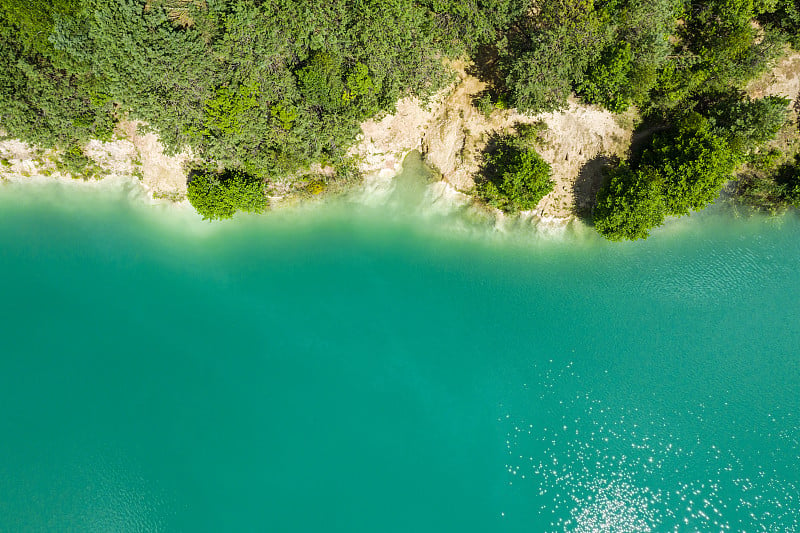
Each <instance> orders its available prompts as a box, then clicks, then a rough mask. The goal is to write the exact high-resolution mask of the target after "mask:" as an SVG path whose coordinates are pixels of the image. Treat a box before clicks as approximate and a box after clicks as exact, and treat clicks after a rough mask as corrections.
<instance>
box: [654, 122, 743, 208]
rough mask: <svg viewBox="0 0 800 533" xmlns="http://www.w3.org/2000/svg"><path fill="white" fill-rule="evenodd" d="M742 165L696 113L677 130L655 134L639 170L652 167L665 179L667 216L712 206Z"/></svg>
mask: <svg viewBox="0 0 800 533" xmlns="http://www.w3.org/2000/svg"><path fill="white" fill-rule="evenodd" d="M739 162H740V160H739V158H738V157H737V154H735V153H734V152H733V151H732V150H731V148H730V146H729V145H728V143H727V142H726V141H725V139H723V138H722V137H720V136H718V135H715V134H714V133H713V132H712V131H711V125H710V123H709V121H708V120H707V119H705V118H703V117H702V116H700V115H698V114H696V113H694V114H692V115H689V116H688V117H687V118H686V119H684V120H683V122H682V123H681V124H680V126H679V127H678V128H676V129H674V130H670V131H668V132H665V133H661V134H658V135H656V136H655V137H654V138H653V141H652V144H651V146H650V147H649V148H647V149H646V150H645V151H644V152H643V154H642V160H641V162H640V167H650V168H652V169H653V171H654V172H655V173H657V175H659V176H660V177H661V179H662V180H663V182H664V187H663V192H664V203H665V205H666V210H667V213H668V214H670V215H685V214H687V213H688V212H689V211H690V210H697V209H702V208H704V207H706V206H707V205H708V204H709V203H711V202H712V201H713V200H714V199H715V198H716V197H717V196H718V195H719V191H720V189H721V188H722V186H723V185H724V184H725V182H726V181H728V180H729V179H731V177H732V175H733V170H734V168H735V167H736V165H737V164H738V163H739Z"/></svg>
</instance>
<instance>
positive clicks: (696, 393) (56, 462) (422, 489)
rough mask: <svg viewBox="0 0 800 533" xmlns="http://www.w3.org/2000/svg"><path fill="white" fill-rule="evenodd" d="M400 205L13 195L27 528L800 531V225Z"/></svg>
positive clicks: (102, 190)
mask: <svg viewBox="0 0 800 533" xmlns="http://www.w3.org/2000/svg"><path fill="white" fill-rule="evenodd" d="M406 178H407V179H411V180H412V182H413V177H412V178H409V177H408V176H406ZM400 183H402V182H400ZM396 186H397V183H395V184H391V183H389V184H388V188H387V189H386V190H385V191H384V192H383V193H382V194H383V196H380V195H379V196H380V197H379V198H377V199H376V200H375V201H374V202H361V201H354V200H352V199H350V200H342V201H339V202H334V203H333V204H331V205H327V206H324V205H323V206H317V207H306V208H298V209H294V210H288V211H283V212H277V213H272V214H269V215H267V216H261V217H240V218H239V219H237V220H234V221H232V222H230V223H224V224H215V225H211V224H208V223H203V222H201V221H199V220H198V219H197V217H196V216H195V215H194V214H193V213H191V212H190V211H188V210H183V209H180V208H174V207H171V206H152V205H148V204H146V203H144V202H142V201H140V200H138V199H137V193H136V190H135V189H126V188H125V187H123V186H119V185H115V186H109V187H90V188H86V187H78V186H70V185H63V184H50V185H41V186H21V185H6V186H2V184H0V258H1V260H0V294H2V301H3V304H2V306H0V435H2V438H0V530H4V531H5V530H8V531H73V530H74V531H264V530H267V531H348V532H352V531H365V532H366V531H370V532H371V531H398V532H405V531H475V532H485V531H514V532H516V531H562V530H567V531H620V532H621V531H648V530H653V531H712V530H713V531H718V530H731V531H741V530H747V531H752V530H771V531H791V530H795V529H797V528H798V526H799V525H800V516H799V515H800V486H798V482H799V481H798V480H800V395H798V390H800V355H798V352H799V350H798V346H800V326H799V325H798V324H799V322H800V320H799V319H800V312H798V305H797V302H798V298H800V275H798V264H800V221H798V217H797V216H796V215H794V214H790V215H787V216H785V217H783V218H781V219H778V220H766V219H761V218H752V219H736V218H733V217H731V216H730V215H728V214H726V213H725V212H724V211H722V210H716V211H714V210H711V211H709V212H708V213H703V214H699V215H695V216H693V217H690V218H686V219H682V220H679V221H675V222H673V223H671V224H669V225H668V226H667V227H665V228H663V229H661V230H659V231H658V232H656V234H655V235H654V236H653V237H652V238H651V239H649V240H648V241H646V242H637V243H626V244H616V245H615V244H608V243H605V242H603V241H602V240H600V239H599V238H596V237H595V236H594V235H593V234H592V232H591V231H590V230H587V229H585V228H584V229H581V228H580V227H579V226H578V227H570V228H567V229H564V230H550V231H543V230H542V229H541V228H540V229H535V228H534V227H529V226H526V225H522V226H521V227H517V228H513V229H510V230H509V231H508V232H506V233H503V232H498V231H497V230H495V229H494V228H493V227H492V225H491V224H490V223H489V222H487V221H486V220H485V219H482V218H481V216H480V215H479V214H476V213H473V212H470V211H469V210H468V209H467V208H463V207H454V208H452V209H446V208H444V207H442V206H439V207H436V206H435V205H433V204H434V203H435V202H432V201H431V198H430V194H428V192H430V191H429V190H428V189H426V190H427V191H428V192H425V190H423V189H417V188H415V187H414V186H413V183H412V185H410V186H409V187H405V188H403V187H400V188H396ZM420 191H422V194H420Z"/></svg>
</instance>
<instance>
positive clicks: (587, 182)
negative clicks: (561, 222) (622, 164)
mask: <svg viewBox="0 0 800 533" xmlns="http://www.w3.org/2000/svg"><path fill="white" fill-rule="evenodd" d="M618 163H619V159H618V158H616V157H613V156H608V155H605V154H599V155H596V156H595V157H593V158H592V159H590V160H589V161H587V162H586V164H585V165H583V167H582V168H581V171H580V172H579V173H578V177H577V179H576V180H575V183H574V184H573V186H572V193H573V195H574V197H575V213H577V215H578V217H580V219H581V220H583V221H585V222H591V220H592V211H594V206H595V203H596V202H597V191H599V190H600V187H601V186H602V185H603V180H604V178H605V175H606V172H605V171H606V169H607V168H608V167H610V166H612V165H615V164H618Z"/></svg>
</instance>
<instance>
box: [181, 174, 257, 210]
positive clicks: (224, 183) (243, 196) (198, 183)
mask: <svg viewBox="0 0 800 533" xmlns="http://www.w3.org/2000/svg"><path fill="white" fill-rule="evenodd" d="M186 196H187V198H188V199H189V202H190V203H191V204H192V206H194V208H195V209H196V210H197V212H198V213H200V214H201V215H202V216H203V219H204V220H219V219H225V218H231V217H233V215H234V214H235V213H236V212H237V211H244V212H246V213H261V212H263V211H264V210H265V209H266V208H267V205H268V203H267V198H266V196H265V195H264V185H263V183H262V182H261V181H260V180H258V179H254V178H252V177H250V176H247V175H246V174H242V173H240V172H226V173H225V174H222V175H219V174H216V173H213V172H203V173H200V174H197V175H195V176H193V177H192V178H191V180H190V181H189V184H188V186H187V191H186Z"/></svg>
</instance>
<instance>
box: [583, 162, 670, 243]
mask: <svg viewBox="0 0 800 533" xmlns="http://www.w3.org/2000/svg"><path fill="white" fill-rule="evenodd" d="M661 187H662V183H661V180H660V178H659V177H658V176H657V175H656V174H655V172H653V170H652V169H647V170H644V171H633V170H631V169H630V168H628V167H627V166H624V165H623V166H621V167H619V168H616V169H614V170H612V171H611V173H610V175H609V176H608V178H607V180H606V183H605V185H604V186H603V187H602V188H601V189H600V191H599V192H598V193H597V206H596V207H595V210H594V226H595V229H597V231H598V233H600V235H602V236H603V237H605V238H606V239H608V240H611V241H621V240H623V239H629V240H636V239H646V238H647V237H648V235H649V234H650V229H651V228H654V227H656V226H660V225H661V224H662V223H663V222H664V217H665V215H666V205H665V203H664V195H663V192H662V190H661Z"/></svg>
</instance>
